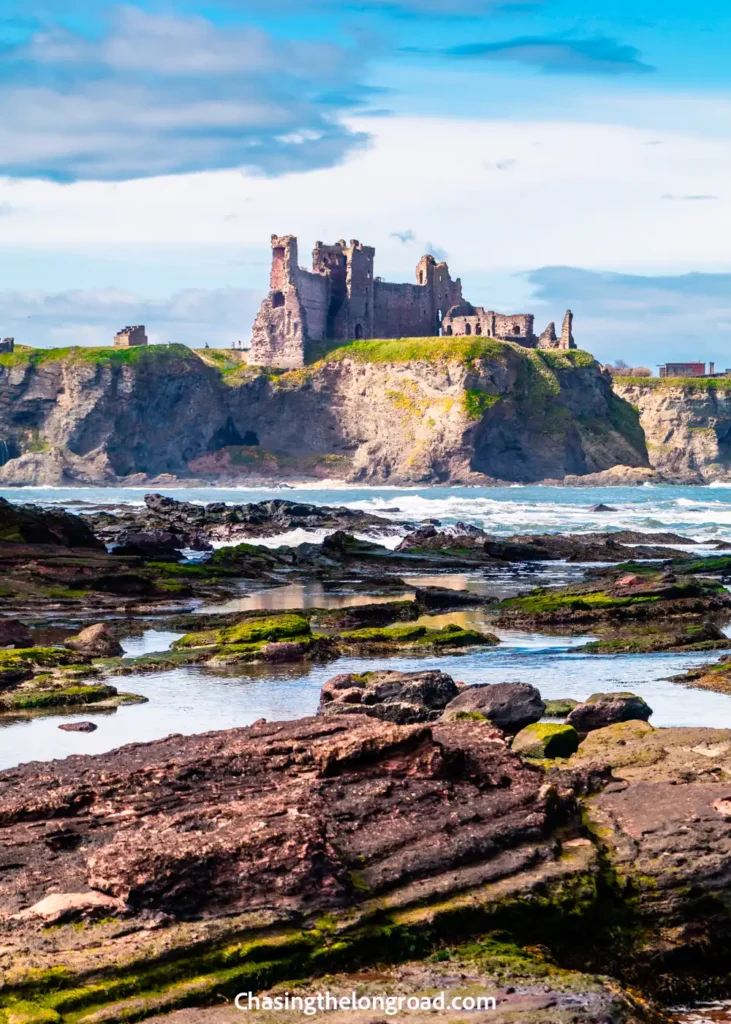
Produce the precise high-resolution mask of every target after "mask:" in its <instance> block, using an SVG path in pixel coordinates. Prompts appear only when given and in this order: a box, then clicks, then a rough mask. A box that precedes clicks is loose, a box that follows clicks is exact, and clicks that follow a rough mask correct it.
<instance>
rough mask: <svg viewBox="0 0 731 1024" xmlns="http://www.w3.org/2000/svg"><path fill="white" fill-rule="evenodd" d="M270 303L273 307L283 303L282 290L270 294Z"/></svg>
mask: <svg viewBox="0 0 731 1024" xmlns="http://www.w3.org/2000/svg"><path fill="white" fill-rule="evenodd" d="M272 305H273V306H274V308H275V309H277V308H278V307H279V306H283V305H284V292H274V294H273V295H272Z"/></svg>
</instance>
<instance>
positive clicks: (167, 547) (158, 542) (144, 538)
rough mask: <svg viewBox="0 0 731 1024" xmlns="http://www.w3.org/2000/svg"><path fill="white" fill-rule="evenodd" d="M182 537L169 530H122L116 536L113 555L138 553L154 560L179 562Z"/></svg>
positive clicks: (181, 554) (182, 542) (181, 555)
mask: <svg viewBox="0 0 731 1024" xmlns="http://www.w3.org/2000/svg"><path fill="white" fill-rule="evenodd" d="M183 544H184V539H183V538H182V537H181V536H180V535H179V534H174V533H171V532H170V531H169V530H124V531H123V532H122V533H120V534H119V536H118V537H117V538H116V544H115V547H114V548H113V551H114V554H115V555H140V556H141V557H143V558H148V559H154V561H156V562H179V561H180V560H181V559H182V557H183V553H182V551H181V548H182V547H183Z"/></svg>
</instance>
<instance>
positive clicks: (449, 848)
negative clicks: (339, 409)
mask: <svg viewBox="0 0 731 1024" xmlns="http://www.w3.org/2000/svg"><path fill="white" fill-rule="evenodd" d="M300 522H307V524H308V528H312V529H327V530H332V531H334V532H332V533H330V534H329V535H328V536H327V537H326V538H325V539H324V540H323V541H322V542H321V543H317V544H310V543H308V544H300V545H297V546H281V545H280V546H279V547H277V548H269V547H261V546H257V545H255V544H252V543H249V542H247V541H246V540H244V539H243V538H246V537H249V538H250V539H252V540H255V539H256V538H260V537H266V536H272V535H275V534H277V533H280V532H282V529H287V528H289V526H290V524H293V523H300ZM352 529H355V530H358V531H359V532H360V531H362V532H365V533H368V534H370V535H371V536H374V537H376V538H377V537H378V536H379V535H380V536H388V535H390V534H393V533H395V532H396V531H397V530H398V531H399V532H400V533H403V532H404V524H403V523H401V524H395V523H393V522H392V521H389V520H388V519H387V518H386V517H385V516H367V517H362V516H359V515H357V516H356V515H354V514H353V513H352V512H351V511H350V510H348V509H332V508H323V507H322V506H303V505H301V504H298V503H288V502H285V501H280V502H267V503H259V504H258V505H242V506H221V505H219V504H213V505H208V506H197V505H190V504H187V503H178V502H175V501H173V500H172V499H161V498H160V497H159V496H156V495H151V496H148V498H147V500H146V504H145V508H144V509H142V510H140V511H139V513H134V514H129V515H127V514H126V513H125V514H124V515H120V514H119V513H118V512H116V511H110V512H106V511H102V512H99V513H97V514H88V515H85V516H83V517H77V516H72V515H69V514H67V513H56V512H48V511H46V510H44V509H41V508H38V507H34V506H17V505H13V504H10V503H7V502H0V587H1V588H2V590H3V594H4V605H3V616H2V618H1V619H0V643H2V645H3V646H4V648H5V649H4V650H2V651H0V719H2V717H3V716H9V715H11V716H13V717H14V718H17V716H18V715H21V716H22V715H26V716H30V717H32V716H34V715H38V714H44V715H49V714H54V713H61V714H63V713H66V712H67V711H68V710H69V709H76V710H78V711H80V710H82V709H83V710H84V712H85V713H86V712H87V710H95V709H101V708H104V707H110V706H119V705H123V704H125V703H127V702H131V701H134V700H144V699H145V694H144V689H145V687H144V674H145V673H155V672H161V671H168V670H171V669H173V670H174V669H175V668H176V667H180V666H185V665H194V666H199V667H200V670H201V671H202V672H227V671H232V670H236V668H237V666H244V665H252V664H254V665H256V664H261V665H273V666H274V665H280V666H281V665H285V664H297V663H305V664H306V663H308V662H315V661H316V662H320V663H327V662H329V661H335V660H336V659H337V658H339V657H341V656H342V655H347V656H348V658H350V659H356V661H357V660H358V659H362V664H363V666H364V668H363V670H355V671H349V672H346V673H343V672H340V673H339V674H338V672H337V670H336V671H334V672H333V673H332V674H331V675H330V676H329V678H328V680H327V682H326V683H325V685H324V686H323V688H322V692H321V702H320V707H319V712H318V714H317V715H316V716H314V717H309V718H302V719H297V720H294V721H289V722H264V721H261V722H258V723H256V724H255V725H253V726H250V727H247V728H240V729H231V730H227V731H222V732H213V733H204V734H198V735H192V736H180V735H172V736H169V737H167V738H166V739H158V740H155V741H153V742H148V743H142V744H141V743H137V744H131V745H127V746H124V747H121V748H118V749H117V750H115V751H111V752H109V753H105V754H103V755H95V756H88V755H74V756H71V757H67V758H66V759H64V760H61V761H53V762H42V761H33V762H30V763H27V764H23V765H20V766H18V767H16V768H11V769H8V770H6V771H4V772H0V935H1V936H2V937H1V939H0V968H1V969H2V974H3V981H2V986H0V1020H2V1022H3V1024H81V1022H83V1024H103V1022H109V1024H115V1022H120V1024H121V1022H122V1021H131V1020H143V1019H156V1018H158V1017H160V1018H161V1019H162V1018H163V1017H165V1020H166V1021H169V1022H170V1024H192V1022H193V1021H196V1022H197V1021H199V1020H200V1021H202V1022H203V1024H226V1022H228V1021H233V1020H234V1019H236V1015H237V1014H238V1013H239V1012H240V1011H238V1010H236V1009H235V1008H234V1007H233V1006H232V1005H231V1004H230V1002H228V1001H230V1000H231V999H232V997H233V996H235V994H236V993H237V992H240V991H249V990H251V991H257V992H259V993H260V994H261V995H262V996H263V995H264V994H265V993H269V994H270V995H271V997H272V998H275V997H276V996H277V994H281V992H282V990H283V988H286V987H287V986H289V989H290V990H292V986H295V988H296V991H297V992H299V993H300V994H301V995H303V996H304V995H307V994H312V993H316V992H317V991H318V990H319V989H321V988H323V987H329V988H331V989H332V990H333V991H339V992H347V991H352V989H353V988H356V989H357V990H358V992H359V993H361V994H365V993H368V992H381V993H382V992H384V991H386V992H388V993H390V994H392V995H394V996H401V997H403V998H404V999H407V998H417V997H419V996H421V997H423V996H424V995H425V994H426V993H429V992H431V991H433V990H434V989H443V990H444V991H445V992H448V993H452V994H453V995H459V997H460V998H462V997H464V996H470V995H472V994H474V993H475V992H476V991H478V990H479V991H481V992H487V993H488V994H492V995H494V997H495V1000H496V1009H495V1010H490V1011H487V1012H486V1013H483V1014H482V1015H480V1013H475V1014H470V1016H469V1019H470V1020H475V1021H483V1020H484V1021H487V1020H488V1019H489V1020H491V1021H498V1022H505V1024H508V1022H513V1021H520V1022H522V1024H568V1022H569V1021H577V1020H578V1021H596V1022H597V1024H610V1022H617V1024H620V1022H626V1024H630V1022H648V1024H649V1022H660V1021H669V1020H670V1019H672V1018H671V1016H669V1013H668V1011H666V1010H664V1009H663V1007H664V1006H666V1005H669V1004H671V1003H675V1002H678V1001H681V1000H692V999H694V998H697V997H699V996H701V995H703V996H706V995H708V994H709V993H716V994H719V995H723V994H726V993H727V992H728V991H729V989H731V978H730V977H729V976H728V971H727V966H726V965H727V962H728V953H729V946H730V940H731V934H730V927H729V924H728V922H729V921H731V917H730V916H729V909H731V907H730V903H731V875H729V868H728V863H729V860H728V853H729V849H731V730H719V729H711V728H708V729H691V728H685V729H681V728H672V729H669V728H663V729H659V728H654V727H653V726H652V725H651V724H650V720H651V715H652V709H651V708H650V707H649V706H648V705H647V703H646V702H645V701H643V700H642V699H641V697H638V696H637V695H635V694H633V693H618V692H610V693H592V688H591V686H590V684H587V690H586V695H585V699H584V700H583V701H579V702H577V701H575V700H566V701H555V700H554V701H546V700H544V699H543V698H542V696H541V693H540V685H538V686H536V685H534V681H532V680H525V681H524V682H511V683H507V682H506V683H497V684H490V685H465V684H463V683H461V682H460V681H459V679H458V678H457V677H455V676H453V675H451V674H449V673H447V672H444V671H441V670H440V669H439V667H438V666H439V661H438V660H437V661H435V659H438V658H441V657H443V656H451V657H454V655H462V654H464V653H465V652H467V651H471V650H477V649H484V650H489V649H491V648H492V647H495V648H496V649H497V650H499V649H500V639H499V635H498V634H499V633H500V629H501V628H503V627H507V628H511V629H514V628H516V627H517V628H520V629H530V630H535V631H537V632H538V633H540V632H545V633H547V634H550V633H551V632H552V631H555V630H556V629H557V628H560V631H561V633H562V635H571V634H572V633H576V634H582V635H583V634H587V633H589V634H590V635H591V636H593V637H594V639H593V640H591V641H589V642H588V643H587V645H586V647H585V650H586V651H587V653H592V654H596V655H597V656H600V655H602V654H607V653H609V654H613V653H616V652H619V651H621V652H623V653H624V654H627V655H633V654H635V655H638V656H640V655H642V654H644V653H647V652H648V651H666V652H681V651H682V652H688V651H691V652H696V653H701V654H702V652H704V651H708V652H710V653H712V652H721V651H723V650H724V649H727V648H729V647H730V646H731V641H729V640H728V639H727V637H726V634H725V632H724V629H725V627H726V626H727V625H728V622H729V621H731V596H730V595H729V593H728V591H727V590H726V588H725V586H724V581H725V580H726V579H727V578H728V576H729V575H731V559H729V557H728V556H726V555H724V553H723V551H722V550H719V552H718V554H714V555H699V554H691V553H689V552H688V551H678V550H677V548H675V547H670V546H668V545H674V544H677V543H682V544H684V545H685V546H686V547H691V544H690V542H689V541H688V539H687V538H684V537H682V536H681V537H679V536H678V535H672V534H667V533H664V534H656V535H647V534H638V533H633V532H632V533H631V532H625V533H620V532H617V533H615V534H611V533H607V534H601V535H597V534H594V535H569V534H562V535H560V536H558V537H557V536H555V535H546V536H542V537H530V538H522V537H521V538H508V539H507V540H504V539H500V540H498V539H496V538H491V537H489V536H488V535H487V534H485V533H484V532H483V531H480V530H477V529H475V528H472V527H465V526H464V525H463V524H461V525H460V524H457V526H455V527H450V528H441V527H435V526H433V525H427V526H419V527H416V526H415V527H414V528H413V529H412V530H411V531H410V532H409V533H408V534H407V536H406V537H405V538H404V539H403V540H402V542H401V543H400V544H399V545H398V547H397V548H396V549H395V550H391V549H390V548H386V547H384V546H382V545H381V544H379V543H378V541H377V540H359V539H356V538H355V537H353V535H352V534H351V533H350V532H348V531H349V530H352ZM222 531H223V532H222ZM224 535H225V538H226V539H227V540H228V541H231V542H232V543H231V544H230V546H227V547H222V548H219V549H218V550H215V551H214V550H211V547H212V541H218V540H220V539H221V537H222V536H224ZM191 548H193V549H195V550H196V551H197V554H196V561H190V560H187V559H186V557H185V553H186V551H189V550H190V549H191ZM638 554H641V555H642V559H643V560H642V561H637V556H638ZM647 558H654V559H656V560H655V561H647V560H646V559H647ZM557 561H560V562H566V563H567V564H568V563H571V562H575V563H577V564H578V565H579V566H580V565H581V563H584V562H590V563H592V564H593V567H591V568H589V567H587V568H586V569H584V570H583V577H582V579H583V581H582V582H580V583H572V584H569V585H564V586H561V585H554V586H551V587H549V588H546V587H537V588H533V589H532V590H529V591H527V592H525V593H522V594H519V595H517V596H513V597H507V598H502V599H499V598H498V597H496V596H494V595H491V594H489V593H487V594H475V593H474V592H470V591H464V590H462V591H460V590H450V589H449V588H448V587H442V586H435V585H426V586H418V587H414V586H413V585H409V584H408V583H407V582H405V580H404V578H403V577H404V575H406V574H409V573H414V572H423V573H432V574H437V575H438V574H439V573H440V572H442V571H443V570H444V569H445V568H452V569H460V570H462V571H463V572H465V571H467V572H479V571H482V570H483V569H485V568H490V567H492V568H497V569H501V568H502V569H505V568H508V569H509V568H510V567H511V566H517V565H521V564H529V565H530V564H535V565H536V566H541V565H544V564H545V565H550V564H552V563H555V562H557ZM297 580H302V581H311V580H317V581H319V582H320V583H321V584H322V585H323V586H332V587H336V588H341V589H342V588H346V589H347V590H348V592H351V593H363V594H366V595H367V602H366V603H362V604H356V605H354V606H344V607H341V608H337V607H335V608H333V607H330V608H312V607H299V608H287V609H282V610H278V611H277V610H270V611H266V612H262V611H223V610H222V611H218V612H216V611H215V610H211V611H210V613H209V614H207V615H206V616H205V617H203V616H201V615H200V614H199V612H198V608H199V607H200V604H201V602H203V601H206V602H209V603H210V602H214V607H215V602H220V603H222V604H223V603H225V601H226V600H230V599H231V598H232V597H234V596H235V595H237V594H241V593H242V587H243V589H244V591H245V590H246V588H249V587H251V586H256V587H261V586H262V585H264V586H267V587H272V588H276V587H281V586H283V585H288V584H291V583H292V582H294V581H297ZM473 608H478V609H479V612H480V621H481V622H483V623H485V624H486V625H485V626H483V627H481V628H479V629H476V628H472V627H471V626H469V625H466V624H465V623H464V622H456V621H454V619H450V615H452V616H457V617H458V616H460V615H462V614H463V613H464V609H473ZM435 615H436V616H437V618H436V619H435ZM445 616H446V619H447V622H446V624H445V621H444V618H445ZM150 628H156V629H164V630H167V631H168V632H173V633H174V634H177V635H178V636H179V639H178V640H176V641H175V642H174V643H173V644H172V647H171V649H170V650H168V651H164V652H159V653H155V654H148V655H141V656H137V657H130V656H125V657H121V654H122V648H121V647H120V644H119V641H120V639H124V638H125V637H128V636H129V635H131V634H134V633H136V632H139V631H140V630H144V629H150ZM493 630H494V631H493ZM403 653H407V654H408V656H409V657H410V658H412V657H417V658H422V659H424V661H423V664H424V668H423V669H421V668H420V669H415V670H410V671H407V672H403V671H394V670H393V669H390V668H389V667H388V666H389V657H390V656H392V655H395V654H403ZM709 656H710V654H709ZM720 657H721V660H720V661H716V662H709V664H708V665H707V666H704V667H702V668H701V669H698V670H694V671H695V673H696V674H695V675H693V673H687V674H686V675H685V676H683V677H682V680H680V681H682V682H683V684H684V685H691V686H692V685H696V683H697V685H699V686H707V685H708V683H707V681H706V680H707V679H708V677H709V676H714V677H717V678H718V679H720V680H723V679H725V678H726V675H725V674H726V673H727V668H728V665H729V664H730V663H729V662H728V661H727V660H724V659H725V658H727V657H728V656H725V655H720ZM369 658H370V659H371V660H370V662H369V661H368V659H369ZM373 658H376V659H378V661H377V662H376V664H378V665H379V667H378V668H376V669H374V668H371V667H366V666H370V665H372V664H373ZM450 671H451V670H450ZM125 675H135V676H136V677H139V678H137V679H136V681H135V688H136V689H139V690H141V691H142V693H140V694H137V695H135V694H129V693H126V692H123V691H120V690H118V688H117V686H116V685H114V684H115V683H116V682H117V681H118V679H119V678H120V677H123V676H125ZM204 678H205V677H204V676H201V685H205V682H204ZM725 685H726V684H725V683H722V684H721V685H719V687H718V688H719V689H720V690H721V691H722V692H726V691H724V690H723V686H725ZM118 713H119V714H125V713H129V712H125V710H124V707H121V708H120V711H119V712H118ZM63 724H64V723H62V725H63ZM93 726H94V723H93V722H78V723H74V727H77V728H78V729H79V731H80V732H81V730H82V729H91V728H93ZM82 739H83V736H82V735H80V737H79V742H82ZM80 749H81V748H80ZM166 1015H167V1016H166ZM351 1017H354V1019H356V1020H360V1021H362V1022H363V1024H374V1022H375V1021H377V1020H381V1019H382V1016H381V1017H379V1016H378V1015H376V1016H374V1015H373V1014H372V1013H371V1014H370V1016H369V1015H368V1013H365V1012H363V1013H362V1014H360V1011H359V1012H358V1013H356V1014H352V1015H351V1014H348V1015H347V1018H348V1019H351ZM256 1018H257V1019H259V1020H261V1021H262V1024H267V1022H279V1021H281V1022H283V1021H284V1020H285V1019H287V1014H286V1013H279V1012H278V1011H276V1010H274V1009H273V1010H271V1011H269V1010H261V1011H260V1012H258V1013H257V1014H256ZM290 1019H291V1014H290ZM302 1019H306V1018H304V1017H303V1018H302ZM333 1019H334V1020H338V1019H342V1020H343V1021H344V1020H345V1019H346V1015H342V1017H338V1015H333ZM414 1019H415V1020H422V1019H423V1020H427V1019H434V1018H433V1015H425V1016H423V1017H420V1016H419V1014H418V1013H417V1014H414ZM439 1019H444V1020H445V1021H449V1022H450V1024H458V1021H462V1020H463V1017H461V1016H459V1014H457V1013H456V1012H455V1013H451V1012H447V1011H445V1013H444V1014H442V1015H440V1017H439Z"/></svg>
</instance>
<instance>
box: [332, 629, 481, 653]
mask: <svg viewBox="0 0 731 1024" xmlns="http://www.w3.org/2000/svg"><path fill="white" fill-rule="evenodd" d="M335 639H336V641H337V643H338V646H339V647H340V648H341V650H343V651H344V652H346V653H356V654H357V653H365V652H368V653H372V652H379V653H380V652H383V653H388V652H389V651H392V650H393V651H402V650H414V651H424V652H433V653H435V654H438V653H447V652H453V651H456V650H460V649H462V648H465V647H494V646H496V645H497V644H499V643H500V640H499V639H498V637H497V636H495V634H494V633H480V632H478V631H477V630H475V629H463V628H462V627H461V626H457V625H454V624H452V625H448V626H444V627H443V628H441V629H430V628H429V627H428V626H424V625H417V624H414V625H413V626H386V627H384V628H382V629H356V630H349V631H346V632H343V633H339V634H337V636H336V638H335Z"/></svg>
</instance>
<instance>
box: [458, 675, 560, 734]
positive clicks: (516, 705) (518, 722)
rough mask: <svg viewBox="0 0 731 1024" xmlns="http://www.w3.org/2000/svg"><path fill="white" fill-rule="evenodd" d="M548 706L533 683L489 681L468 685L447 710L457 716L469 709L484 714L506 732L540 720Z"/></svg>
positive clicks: (514, 730)
mask: <svg viewBox="0 0 731 1024" xmlns="http://www.w3.org/2000/svg"><path fill="white" fill-rule="evenodd" d="M545 710H546V705H545V704H544V702H543V701H542V700H541V695H540V693H539V691H538V690H537V689H536V688H535V686H531V685H530V683H485V684H482V685H478V686H467V687H465V689H464V690H462V692H461V693H460V694H459V696H456V697H455V698H454V700H452V701H450V702H449V704H447V706H446V708H445V709H444V717H445V718H447V719H454V718H457V717H462V716H463V715H464V714H465V713H466V712H477V713H479V714H481V715H484V717H485V718H487V719H488V720H489V721H490V722H492V724H493V725H494V726H497V728H498V729H502V730H503V731H504V732H518V731H519V730H520V729H523V728H525V726H526V725H531V724H532V723H533V722H538V721H539V720H540V719H541V718H542V717H543V715H544V713H545Z"/></svg>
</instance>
